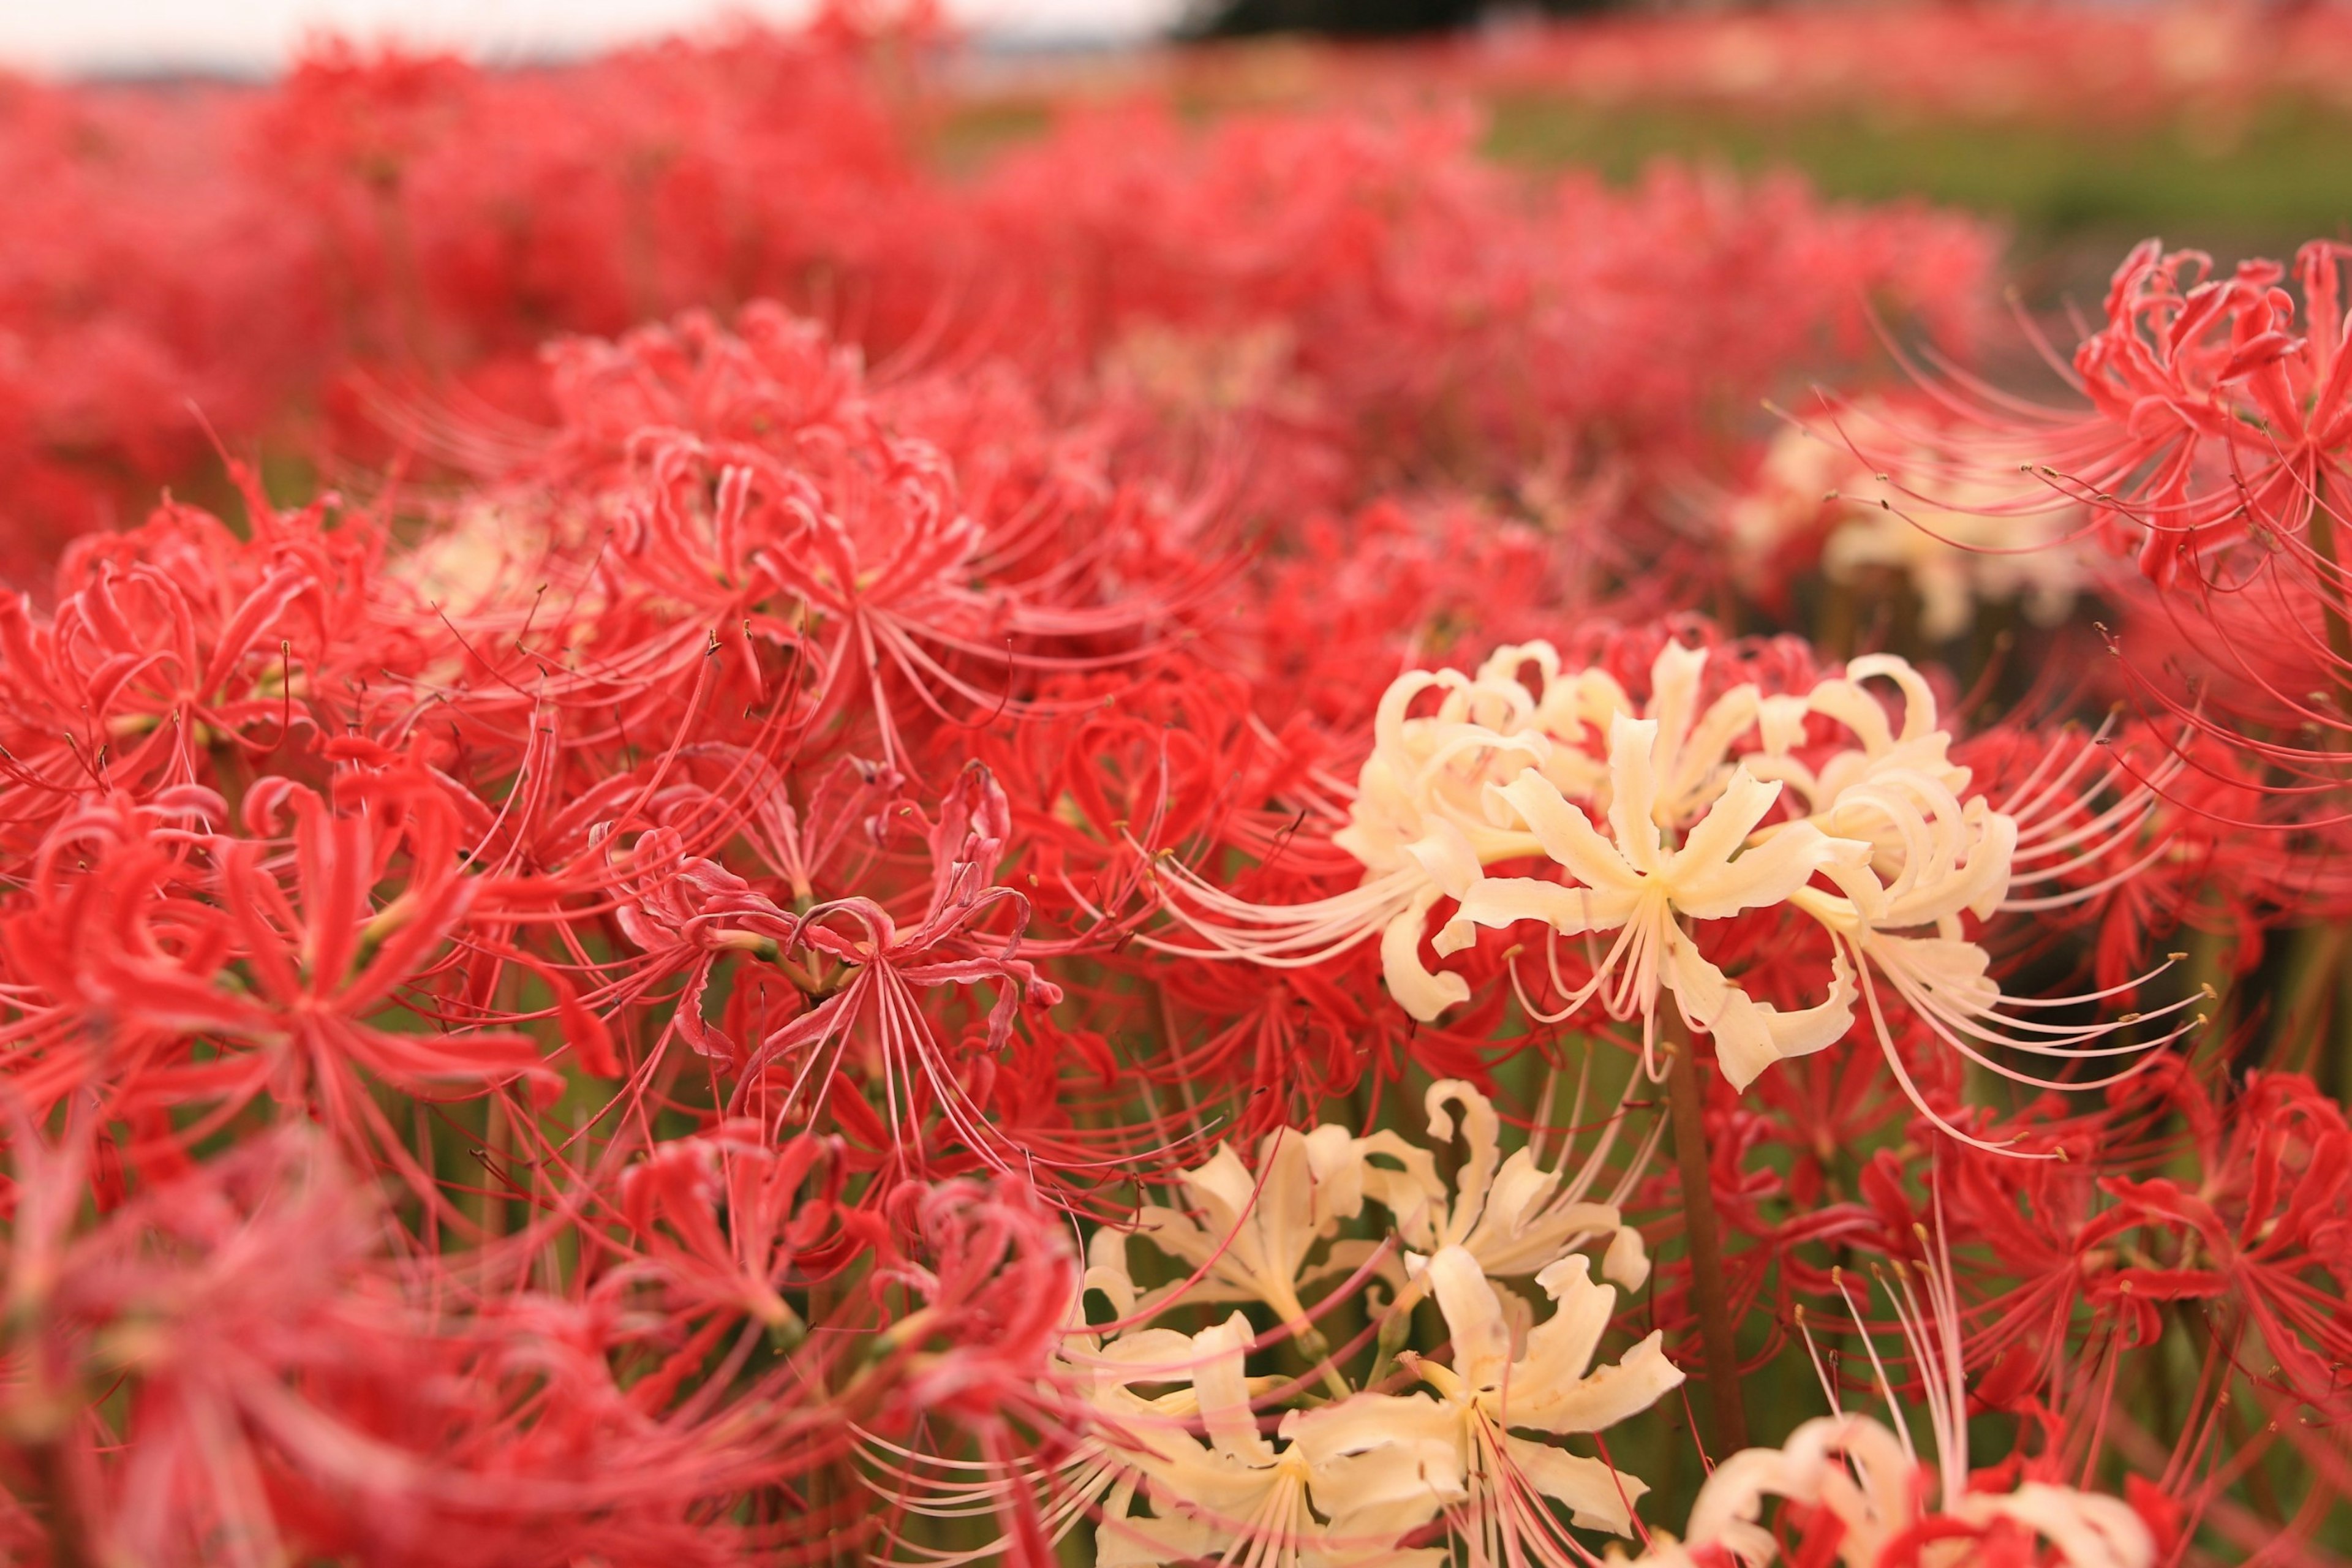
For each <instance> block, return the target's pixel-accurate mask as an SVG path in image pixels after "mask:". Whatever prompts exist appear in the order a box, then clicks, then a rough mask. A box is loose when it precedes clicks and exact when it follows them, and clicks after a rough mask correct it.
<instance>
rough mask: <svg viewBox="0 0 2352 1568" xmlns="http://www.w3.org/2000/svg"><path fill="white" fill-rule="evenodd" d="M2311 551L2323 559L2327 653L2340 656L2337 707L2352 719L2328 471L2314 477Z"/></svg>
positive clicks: (2348, 638)
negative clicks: (2329, 505) (2328, 491)
mask: <svg viewBox="0 0 2352 1568" xmlns="http://www.w3.org/2000/svg"><path fill="white" fill-rule="evenodd" d="M2311 484H2312V492H2313V493H2312V498H2311V550H2312V553H2313V554H2315V555H2316V556H2318V557H2319V562H2320V565H2319V570H2318V571H2317V572H2316V573H2315V574H2313V575H2314V576H2315V578H2316V580H2317V584H2318V588H2319V616H2320V619H2321V620H2322V621H2323V622H2325V623H2326V627H2327V651H2328V652H2330V653H2332V654H2334V655H2335V656H2336V669H2335V671H2334V672H2333V673H2334V680H2335V686H2336V707H2337V708H2339V709H2342V710H2344V711H2345V713H2346V714H2347V717H2352V620H2347V618H2346V616H2345V614H2344V594H2345V580H2344V571H2343V566H2342V563H2340V562H2338V561H2337V559H2336V514H2335V513H2334V512H2332V511H2330V510H2327V470H2326V466H2325V465H2322V466H2321V468H2319V469H2318V470H2317V471H2316V472H2315V473H2314V474H2313V476H2312V481H2311Z"/></svg>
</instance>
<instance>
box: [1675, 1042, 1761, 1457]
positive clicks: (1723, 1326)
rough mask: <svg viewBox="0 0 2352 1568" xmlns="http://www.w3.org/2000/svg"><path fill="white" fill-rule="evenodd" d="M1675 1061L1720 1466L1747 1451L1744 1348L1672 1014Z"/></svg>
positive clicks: (1689, 1230)
mask: <svg viewBox="0 0 2352 1568" xmlns="http://www.w3.org/2000/svg"><path fill="white" fill-rule="evenodd" d="M1658 1035H1659V1038H1660V1040H1661V1042H1662V1043H1663V1044H1664V1046H1665V1047H1666V1048H1667V1050H1668V1051H1669V1052H1670V1053H1671V1054H1670V1055H1669V1057H1668V1058H1667V1068H1666V1104H1667V1108H1668V1112H1669V1114H1670V1115H1671V1116H1672V1117H1673V1119H1674V1126H1675V1164H1676V1166H1677V1167H1678V1168H1679V1169H1680V1172H1681V1174H1682V1189H1683V1235H1684V1245H1685V1247H1687V1248H1688V1250H1689V1253H1690V1265H1691V1297H1692V1300H1694V1302H1695V1303H1696V1306H1697V1308H1698V1327H1699V1343H1700V1347H1701V1350H1702V1352H1704V1354H1705V1356H1706V1394H1707V1403H1708V1405H1709V1406H1710V1407H1711V1408H1712V1409H1713V1411H1714V1414H1715V1442H1716V1447H1717V1458H1718V1459H1720V1458H1722V1457H1723V1456H1724V1455H1727V1454H1731V1453H1734V1452H1737V1451H1738V1450H1739V1449H1741V1448H1745V1447H1748V1411H1747V1407H1746V1406H1745V1405H1742V1404H1741V1402H1740V1398H1739V1347H1738V1336H1737V1333H1736V1331H1735V1329H1736V1325H1734V1323H1733V1322H1732V1321H1731V1293H1730V1291H1729V1290H1728V1289H1727V1288H1726V1286H1725V1284H1724V1278H1723V1236H1722V1228H1721V1225H1720V1222H1719V1221H1718V1219H1717V1215H1716V1212H1715V1188H1714V1185H1713V1184H1711V1183H1710V1182H1709V1181H1708V1179H1707V1159H1706V1125H1705V1121H1704V1120H1703V1112H1704V1111H1705V1109H1706V1100H1705V1098H1704V1094H1703V1091H1702V1090H1701V1089H1700V1086H1699V1079H1698V1061H1697V1057H1696V1051H1695V1049H1694V1047H1692V1044H1691V1037H1690V1032H1689V1031H1688V1030H1687V1029H1685V1028H1684V1027H1683V1023H1682V1019H1681V1017H1680V1016H1677V1015H1676V1014H1675V1013H1674V1011H1673V1010H1672V1009H1671V1008H1669V1009H1667V1010H1666V1011H1665V1012H1664V1014H1663V1015H1662V1016H1660V1018H1659V1019H1658Z"/></svg>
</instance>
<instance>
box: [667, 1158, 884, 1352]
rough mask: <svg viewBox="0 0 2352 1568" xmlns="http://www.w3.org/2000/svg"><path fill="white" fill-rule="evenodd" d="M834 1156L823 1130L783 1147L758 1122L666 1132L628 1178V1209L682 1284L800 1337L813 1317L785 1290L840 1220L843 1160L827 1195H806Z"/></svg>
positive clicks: (786, 1336) (710, 1302) (706, 1301)
mask: <svg viewBox="0 0 2352 1568" xmlns="http://www.w3.org/2000/svg"><path fill="white" fill-rule="evenodd" d="M827 1169H828V1161H827V1151H826V1149H825V1146H824V1143H822V1142H819V1141H818V1140H816V1139H814V1138H810V1137H807V1136H803V1137H800V1138H796V1139H794V1140H793V1141H792V1142H789V1143H787V1144H785V1145H784V1146H783V1148H782V1149H781V1150H779V1149H774V1148H771V1147H769V1146H768V1144H767V1143H766V1142H764V1141H763V1140H762V1139H761V1137H760V1129H759V1128H758V1127H756V1126H755V1125H753V1124H751V1123H748V1122H738V1123H734V1124H732V1125H730V1126H722V1127H721V1128H720V1129H719V1131H717V1132H716V1133H715V1134H713V1135H711V1136H709V1137H703V1138H681V1139H675V1140H672V1141H669V1142H664V1143H662V1144H661V1145H660V1146H659V1147H657V1148H656V1149H655V1150H653V1151H652V1152H650V1153H648V1154H647V1155H646V1159H645V1160H644V1161H643V1162H641V1163H637V1164H635V1165H633V1166H631V1167H630V1168H629V1170H628V1172H627V1173H626V1174H625V1175H624V1176H623V1177H622V1180H621V1198H622V1212H623V1215H624V1216H625V1218H626V1220H627V1222H628V1225H629V1227H630V1229H631V1230H632V1231H634V1232H635V1234H636V1236H637V1237H639V1238H640V1239H641V1240H642V1242H643V1243H644V1244H645V1246H646V1248H647V1252H648V1256H649V1257H650V1258H652V1259H654V1260H655V1261H656V1262H657V1263H658V1264H659V1265H660V1267H661V1268H662V1269H663V1271H664V1273H665V1274H666V1275H667V1277H668V1279H669V1280H670V1281H671V1288H672V1289H673V1290H674V1291H676V1292H678V1293H681V1294H685V1295H688V1297H689V1299H691V1300H695V1301H696V1303H697V1304H698V1305H704V1306H709V1307H719V1308H725V1309H728V1310H733V1311H739V1312H742V1313H744V1314H746V1315H748V1316H750V1317H751V1318H753V1319H754V1320H756V1321H759V1322H761V1323H762V1324H764V1325H765V1326H766V1327H767V1329H768V1331H769V1332H770V1333H772V1334H774V1335H776V1336H778V1337H779V1338H780V1339H783V1340H786V1341H788V1342H797V1341H798V1340H799V1339H800V1338H801V1337H802V1336H803V1334H804V1333H805V1332H806V1329H805V1326H804V1325H803V1323H802V1322H801V1321H800V1318H799V1316H798V1315H797V1314H796V1313H794V1312H793V1309H792V1308H791V1307H790V1306H789V1305H787V1304H786V1303H785V1301H784V1300H783V1298H782V1295H781V1294H780V1293H779V1292H780V1291H781V1290H782V1289H783V1288H784V1287H785V1286H786V1285H787V1284H793V1283H800V1282H801V1281H797V1280H794V1279H792V1275H793V1268H794V1265H795V1264H796V1263H797V1262H798V1261H799V1259H800V1258H801V1257H802V1255H803V1254H805V1253H807V1252H808V1251H809V1250H811V1248H812V1247H814V1244H816V1243H817V1242H819V1241H820V1240H823V1239H824V1238H825V1237H826V1234H827V1232H828V1231H829V1230H830V1229H831V1228H832V1218H833V1215H832V1209H833V1203H832V1197H833V1194H837V1193H838V1191H839V1189H840V1185H841V1177H840V1175H839V1173H838V1172H837V1170H834V1171H831V1172H830V1173H829V1174H828V1176H827V1178H826V1189H827V1190H826V1191H825V1192H824V1195H822V1196H817V1197H805V1196H803V1187H804V1186H805V1185H806V1184H807V1183H808V1180H809V1177H810V1174H811V1173H813V1172H817V1171H821V1170H827ZM656 1222H659V1223H660V1224H661V1225H663V1226H667V1230H668V1232H669V1233H670V1235H674V1236H675V1237H676V1239H675V1240H672V1239H670V1235H665V1234H664V1233H663V1232H662V1231H660V1230H657V1229H656Z"/></svg>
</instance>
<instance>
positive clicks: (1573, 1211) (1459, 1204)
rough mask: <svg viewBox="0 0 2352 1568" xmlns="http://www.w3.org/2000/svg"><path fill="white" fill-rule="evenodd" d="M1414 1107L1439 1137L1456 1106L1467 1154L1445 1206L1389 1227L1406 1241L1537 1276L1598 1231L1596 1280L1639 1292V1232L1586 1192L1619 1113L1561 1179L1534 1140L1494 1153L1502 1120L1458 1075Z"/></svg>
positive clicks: (1645, 1258) (1501, 1274) (1495, 1270)
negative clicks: (1600, 1248) (1602, 1244)
mask: <svg viewBox="0 0 2352 1568" xmlns="http://www.w3.org/2000/svg"><path fill="white" fill-rule="evenodd" d="M1625 1092H1626V1093H1627V1094H1628V1095H1629V1096H1630V1095H1631V1094H1632V1093H1633V1085H1632V1084H1631V1083H1629V1084H1628V1085H1627V1086H1626V1091H1625ZM1424 1103H1425V1105H1426V1106H1427V1108H1428V1111H1429V1133H1430V1136H1431V1137H1432V1138H1433V1139H1435V1140H1438V1141H1441V1142H1442V1141H1445V1140H1450V1139H1452V1138H1453V1137H1454V1131H1455V1124H1456V1123H1455V1116H1456V1112H1457V1111H1458V1112H1459V1116H1460V1129H1461V1134H1462V1138H1463V1142H1465V1144H1466V1145H1467V1146H1468V1154H1467V1157H1466V1158H1465V1159H1464V1161H1463V1162H1462V1168H1461V1173H1460V1174H1459V1175H1457V1176H1456V1177H1455V1178H1454V1196H1453V1199H1452V1201H1451V1202H1445V1203H1440V1204H1436V1205H1431V1206H1430V1207H1428V1208H1426V1209H1424V1210H1423V1211H1422V1212H1421V1213H1420V1214H1419V1215H1409V1216H1401V1217H1400V1219H1399V1222H1398V1226H1397V1229H1398V1233H1399V1234H1400V1235H1401V1236H1402V1237H1403V1238H1404V1241H1405V1244H1406V1245H1407V1246H1409V1247H1413V1248H1414V1249H1416V1250H1417V1251H1419V1252H1422V1253H1424V1254H1426V1253H1433V1252H1436V1251H1438V1250H1439V1249H1441V1248H1444V1247H1456V1248H1459V1249H1460V1250H1462V1251H1464V1252H1466V1253H1468V1254H1469V1255H1470V1257H1471V1258H1474V1259H1475V1261H1476V1262H1477V1264H1478V1267H1479V1268H1482V1269H1484V1270H1485V1271H1486V1273H1487V1274H1488V1275H1490V1276H1493V1277H1495V1278H1497V1279H1517V1278H1525V1277H1528V1276H1531V1275H1535V1274H1538V1273H1540V1272H1541V1271H1542V1270H1544V1269H1546V1268H1549V1267H1550V1266H1551V1265H1552V1264H1554V1263H1556V1262H1558V1261H1559V1259H1560V1258H1562V1257H1563V1256H1565V1255H1566V1254H1568V1253H1570V1252H1571V1251H1574V1250H1575V1249H1577V1248H1578V1247H1582V1246H1584V1245H1585V1244H1586V1243H1588V1242H1591V1241H1596V1240H1599V1239H1600V1238H1601V1237H1608V1238H1609V1242H1608V1248H1607V1250H1606V1251H1605V1252H1604V1253H1603V1254H1602V1256H1601V1278H1603V1279H1607V1280H1609V1281H1610V1282H1611V1283H1612V1284H1615V1285H1622V1286H1623V1287H1624V1288H1625V1289H1628V1290H1638V1289H1641V1288H1642V1285H1643V1281H1645V1280H1646V1279H1649V1277H1650V1259H1649V1255H1648V1253H1647V1252H1645V1251H1644V1250H1643V1246H1642V1233H1641V1232H1640V1231H1638V1230H1635V1229H1634V1228H1633V1226H1629V1225H1627V1224H1626V1223H1625V1220H1624V1215H1623V1212H1622V1209H1621V1208H1620V1207H1619V1206H1618V1204H1617V1203H1616V1202H1615V1201H1610V1202H1595V1201H1593V1200H1592V1199H1591V1196H1590V1195H1589V1194H1591V1190H1592V1187H1593V1184H1595V1182H1596V1181H1597V1180H1598V1179H1599V1177H1600V1175H1601V1169H1602V1164H1603V1162H1604V1161H1605V1160H1606V1159H1607V1158H1608V1155H1609V1152H1610V1149H1611V1147H1612V1144H1613V1143H1614V1142H1615V1139H1616V1134H1617V1127H1618V1124H1619V1121H1621V1118H1620V1117H1615V1116H1612V1117H1611V1118H1610V1119H1609V1123H1608V1127H1607V1130H1606V1131H1603V1132H1602V1134H1601V1138H1600V1139H1599V1140H1598V1141H1597V1142H1596V1143H1595V1145H1594V1147H1593V1149H1592V1150H1591V1152H1589V1153H1588V1154H1587V1155H1586V1157H1585V1160H1584V1163H1582V1165H1581V1166H1580V1168H1579V1169H1578V1170H1577V1171H1576V1172H1575V1173H1573V1174H1572V1175H1571V1174H1570V1173H1568V1172H1567V1171H1566V1170H1564V1169H1563V1168H1560V1167H1552V1168H1549V1169H1547V1168H1546V1167H1545V1165H1544V1163H1543V1151H1542V1147H1541V1145H1540V1142H1529V1143H1528V1144H1526V1145H1525V1146H1523V1147H1521V1148H1518V1149H1515V1150H1513V1151H1512V1152H1511V1154H1510V1156H1509V1158H1507V1159H1506V1158H1504V1157H1503V1153H1502V1140H1501V1132H1502V1123H1501V1121H1500V1120H1499V1119H1498V1118H1497V1117H1496V1115H1495V1107H1494V1104H1493V1102H1492V1101H1490V1100H1487V1098H1486V1096H1485V1095H1483V1094H1481V1093H1479V1092H1478V1090H1477V1089H1475V1088H1473V1087H1472V1086H1471V1085H1469V1084H1467V1083H1465V1082H1464V1081H1463V1080H1462V1079H1440V1080H1439V1081H1438V1082H1436V1083H1433V1084H1431V1085H1430V1086H1429V1092H1428V1094H1427V1096H1426V1097H1425V1100H1424ZM1574 1120H1575V1119H1574V1118H1573V1117H1572V1116H1571V1118H1570V1121H1574ZM1663 1127H1664V1123H1663V1122H1662V1123H1660V1129H1661V1130H1663ZM1652 1142H1655V1138H1654V1137H1653V1139H1652ZM1646 1163H1647V1159H1646V1151H1644V1156H1643V1158H1640V1159H1636V1160H1635V1161H1634V1163H1633V1165H1632V1166H1631V1167H1630V1168H1629V1169H1628V1170H1627V1171H1626V1172H1625V1173H1623V1174H1622V1177H1621V1178H1620V1181H1619V1184H1618V1192H1617V1194H1612V1197H1614V1196H1622V1192H1623V1191H1625V1190H1627V1189H1629V1188H1630V1187H1631V1185H1632V1184H1633V1181H1634V1180H1635V1179H1636V1178H1637V1177H1638V1176H1639V1175H1640V1173H1641V1171H1642V1168H1643V1165H1644V1164H1646ZM1416 1294H1417V1292H1416ZM1402 1305H1403V1303H1400V1307H1401V1306H1402ZM1392 1310H1393V1309H1392Z"/></svg>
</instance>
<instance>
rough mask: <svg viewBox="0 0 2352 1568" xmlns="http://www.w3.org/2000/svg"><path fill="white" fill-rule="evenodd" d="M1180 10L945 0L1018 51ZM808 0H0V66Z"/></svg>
mask: <svg viewBox="0 0 2352 1568" xmlns="http://www.w3.org/2000/svg"><path fill="white" fill-rule="evenodd" d="M1180 5H1181V0H947V10H948V12H949V14H950V16H954V17H955V18H957V19H958V20H959V21H961V22H962V23H964V24H965V25H967V26H971V27H973V28H975V29H976V30H979V31H982V32H983V33H990V34H995V35H998V36H1003V37H1012V38H1014V39H1018V40H1022V41H1029V42H1038V41H1051V40H1055V39H1100V38H1104V37H1118V36H1134V35H1138V34H1141V33H1144V32H1148V31H1150V29H1152V28H1153V27H1155V26H1160V24H1162V23H1163V22H1165V21H1166V20H1168V19H1169V18H1170V17H1171V16H1173V15H1174V14H1175V12H1176V11H1177V9H1178V8H1179V6H1180ZM809 8H810V0H750V3H744V0H736V3H734V4H724V3H713V0H0V64H5V65H8V66H13V67H16V68H18V69H30V70H33V71H37V72H39V73H41V74H44V75H79V74H86V73H90V72H110V71H152V70H169V69H187V68H195V69H207V70H233V71H259V70H268V69H272V68H275V67H277V66H278V64H280V63H281V62H283V61H284V59H285V58H286V56H287V53H288V51H289V49H290V48H291V47H293V46H294V44H295V43H296V42H297V41H298V40H299V39H300V38H301V37H302V35H303V34H304V33H305V32H306V31H310V30H313V29H320V28H329V29H333V30H335V31H339V32H343V33H349V34H352V35H354V36H357V37H363V38H374V37H384V36H389V37H397V38H400V39H403V40H405V41H408V42H411V43H415V44H431V45H438V46H442V47H457V48H460V49H463V50H464V51H465V52H466V53H467V54H469V55H473V56H475V57H476V58H481V59H485V60H493V61H495V60H499V59H515V58H531V57H543V56H546V55H550V54H572V53H578V52H580V51H582V50H583V49H591V48H595V47H599V46H602V45H607V44H613V43H618V42H623V41H625V40H628V39H632V38H643V37H652V36H656V35H659V34H662V33H667V32H675V31H677V30H678V29H680V28H683V27H692V26H696V25H697V24H698V23H703V22H708V21H709V20H711V19H713V18H714V17H717V16H721V15H724V14H728V13H734V14H739V15H740V14H746V13H748V14H751V15H754V16H765V17H772V18H775V19H778V20H784V21H789V20H792V19H793V18H795V17H798V16H803V15H805V14H806V13H807V11H808V10H809Z"/></svg>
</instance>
